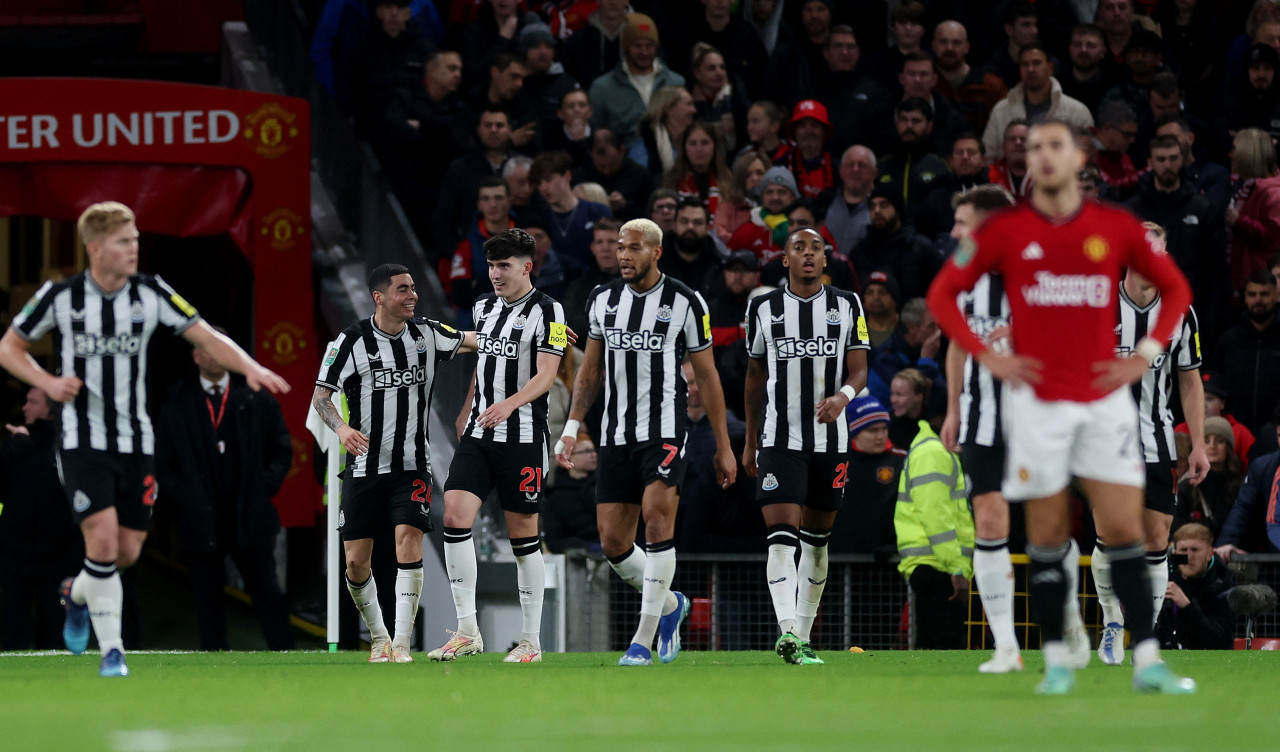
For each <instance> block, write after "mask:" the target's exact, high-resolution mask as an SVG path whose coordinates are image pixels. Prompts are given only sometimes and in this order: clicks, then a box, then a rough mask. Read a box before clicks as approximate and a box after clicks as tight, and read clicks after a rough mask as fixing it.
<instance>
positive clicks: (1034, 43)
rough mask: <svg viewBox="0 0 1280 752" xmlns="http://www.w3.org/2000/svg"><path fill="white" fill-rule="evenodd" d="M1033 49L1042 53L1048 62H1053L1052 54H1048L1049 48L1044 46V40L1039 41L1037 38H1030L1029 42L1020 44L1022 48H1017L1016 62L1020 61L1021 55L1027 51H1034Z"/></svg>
mask: <svg viewBox="0 0 1280 752" xmlns="http://www.w3.org/2000/svg"><path fill="white" fill-rule="evenodd" d="M1035 50H1039V51H1040V52H1042V53H1044V59H1045V60H1048V61H1049V62H1050V63H1052V62H1053V56H1052V55H1050V54H1049V48H1048V47H1046V46H1045V45H1044V42H1041V41H1040V40H1039V39H1032V40H1031V41H1030V42H1027V43H1026V44H1024V45H1023V46H1022V49H1020V50H1018V62H1019V63H1021V62H1022V56H1023V55H1025V54H1027V53H1028V52H1034V51H1035Z"/></svg>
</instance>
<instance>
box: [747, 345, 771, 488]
mask: <svg viewBox="0 0 1280 752" xmlns="http://www.w3.org/2000/svg"><path fill="white" fill-rule="evenodd" d="M766 378H767V374H765V370H764V360H763V359H762V358H748V359H747V375H746V379H745V382H744V384H743V386H742V404H743V410H744V411H745V412H746V416H745V417H746V422H747V439H746V443H744V444H743V446H742V469H743V470H744V471H746V473H747V475H749V476H751V477H752V478H754V477H756V472H757V470H758V468H757V467H756V440H757V439H758V438H759V436H760V416H761V414H762V411H763V409H764V386H765V380H766Z"/></svg>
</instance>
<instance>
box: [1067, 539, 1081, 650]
mask: <svg viewBox="0 0 1280 752" xmlns="http://www.w3.org/2000/svg"><path fill="white" fill-rule="evenodd" d="M1062 568H1063V570H1064V571H1065V573H1066V575H1067V597H1066V600H1064V601H1063V602H1062V628H1063V634H1066V630H1069V629H1070V630H1075V629H1083V628H1084V619H1083V618H1082V617H1081V616H1080V546H1079V544H1077V543H1076V539H1075V538H1071V539H1069V540H1068V541H1067V555H1066V556H1064V557H1062Z"/></svg>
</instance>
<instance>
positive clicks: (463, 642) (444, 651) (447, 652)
mask: <svg viewBox="0 0 1280 752" xmlns="http://www.w3.org/2000/svg"><path fill="white" fill-rule="evenodd" d="M445 631H446V632H448V633H449V634H451V635H453V637H450V638H449V641H448V642H446V643H445V644H443V645H441V646H440V647H438V648H436V649H435V650H432V651H431V652H429V653H427V657H428V658H430V659H431V660H433V661H452V660H453V659H455V658H457V657H458V656H460V655H475V654H476V653H481V652H484V640H482V639H480V633H479V632H477V633H476V635H475V636H474V637H468V636H466V635H464V634H462V633H461V632H454V631H453V630H452V629H446V630H445Z"/></svg>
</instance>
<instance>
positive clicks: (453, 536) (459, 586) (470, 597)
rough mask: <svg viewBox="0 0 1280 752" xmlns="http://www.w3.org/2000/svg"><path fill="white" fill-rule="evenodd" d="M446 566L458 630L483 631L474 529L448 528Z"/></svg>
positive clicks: (469, 633)
mask: <svg viewBox="0 0 1280 752" xmlns="http://www.w3.org/2000/svg"><path fill="white" fill-rule="evenodd" d="M444 567H445V571H446V572H448V574H449V590H450V591H452V593H453V608H454V610H455V611H457V614H458V632H459V633H461V634H463V635H466V636H467V637H475V636H476V635H477V634H479V633H480V624H479V623H478V622H477V621H476V579H477V577H478V574H477V565H476V544H475V541H474V540H472V538H471V528H452V527H449V528H445V530H444Z"/></svg>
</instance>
